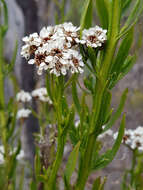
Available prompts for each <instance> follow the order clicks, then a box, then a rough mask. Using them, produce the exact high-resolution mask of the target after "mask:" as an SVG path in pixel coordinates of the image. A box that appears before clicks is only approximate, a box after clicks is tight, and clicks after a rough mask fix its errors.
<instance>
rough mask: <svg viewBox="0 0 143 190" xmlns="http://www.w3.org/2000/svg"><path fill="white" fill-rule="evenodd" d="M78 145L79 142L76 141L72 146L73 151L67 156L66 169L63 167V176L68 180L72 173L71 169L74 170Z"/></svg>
mask: <svg viewBox="0 0 143 190" xmlns="http://www.w3.org/2000/svg"><path fill="white" fill-rule="evenodd" d="M79 147H80V142H78V143H77V144H76V146H75V147H74V149H73V151H72V152H71V154H70V156H69V158H68V162H67V165H66V169H65V177H66V179H67V181H68V182H69V181H70V178H71V175H72V173H73V171H74V170H75V167H76V164H77V160H78V154H79Z"/></svg>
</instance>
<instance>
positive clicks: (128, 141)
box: [113, 126, 143, 152]
mask: <svg viewBox="0 0 143 190" xmlns="http://www.w3.org/2000/svg"><path fill="white" fill-rule="evenodd" d="M117 136H118V132H117V133H115V134H114V135H113V138H114V139H116V138H117ZM123 143H124V144H125V145H127V146H129V147H130V148H131V149H133V150H134V149H138V150H139V152H143V127H142V126H139V127H137V128H136V129H128V130H125V135H124V137H123Z"/></svg>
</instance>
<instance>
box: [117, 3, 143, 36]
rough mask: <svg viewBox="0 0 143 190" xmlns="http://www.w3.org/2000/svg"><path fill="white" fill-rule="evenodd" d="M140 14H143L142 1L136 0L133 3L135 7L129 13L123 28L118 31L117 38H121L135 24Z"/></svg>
mask: <svg viewBox="0 0 143 190" xmlns="http://www.w3.org/2000/svg"><path fill="white" fill-rule="evenodd" d="M142 12H143V0H137V1H136V2H135V5H134V6H133V10H132V11H131V13H130V15H129V17H128V19H127V21H126V23H125V25H124V27H123V28H122V29H121V31H120V34H119V37H118V38H121V37H122V36H123V35H125V34H126V33H127V32H128V31H129V30H130V29H131V28H132V27H133V26H134V25H135V24H136V22H137V21H138V19H139V17H140V15H141V13H142Z"/></svg>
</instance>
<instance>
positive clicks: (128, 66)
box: [119, 55, 136, 80]
mask: <svg viewBox="0 0 143 190" xmlns="http://www.w3.org/2000/svg"><path fill="white" fill-rule="evenodd" d="M135 62H136V56H135V55H134V56H128V57H127V59H126V61H125V63H124V64H123V67H122V73H121V75H120V76H119V79H120V80H121V79H122V78H123V77H124V76H125V75H126V74H127V73H128V72H129V71H130V70H131V69H132V67H133V66H134V64H135Z"/></svg>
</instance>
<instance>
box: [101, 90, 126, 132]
mask: <svg viewBox="0 0 143 190" xmlns="http://www.w3.org/2000/svg"><path fill="white" fill-rule="evenodd" d="M127 94H128V89H126V90H125V91H124V92H123V94H122V96H121V99H120V104H119V106H118V108H117V110H116V112H115V113H114V114H113V116H112V117H111V119H110V120H109V122H108V123H107V124H106V125H105V128H104V130H103V131H102V133H104V132H105V131H107V130H108V129H110V128H111V127H112V126H113V125H114V124H115V122H116V121H117V119H118V118H119V117H120V115H121V113H122V111H123V108H124V105H125V101H126V98H127Z"/></svg>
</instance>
